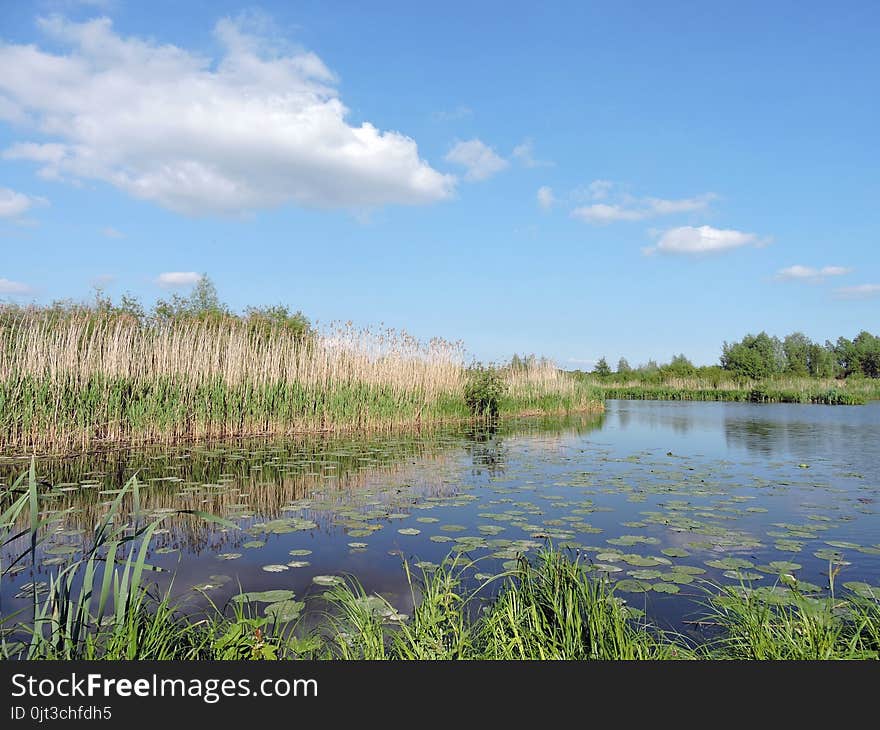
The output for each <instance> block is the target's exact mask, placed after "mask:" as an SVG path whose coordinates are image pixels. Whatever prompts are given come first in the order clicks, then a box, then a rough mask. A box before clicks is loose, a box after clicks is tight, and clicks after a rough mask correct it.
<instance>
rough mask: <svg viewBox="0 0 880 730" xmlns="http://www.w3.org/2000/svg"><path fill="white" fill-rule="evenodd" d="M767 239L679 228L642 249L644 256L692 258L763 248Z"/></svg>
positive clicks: (733, 232)
mask: <svg viewBox="0 0 880 730" xmlns="http://www.w3.org/2000/svg"><path fill="white" fill-rule="evenodd" d="M769 242H770V239H769V238H761V237H760V236H757V235H755V234H754V233H744V232H743V231H736V230H733V229H729V228H728V229H722V228H712V226H698V227H694V226H681V227H679V228H671V229H670V230H668V231H666V232H665V233H664V234H663V235H662V236H661V237H660V240H659V241H658V242H657V245H656V246H652V247H650V248H646V249H643V252H644V253H645V254H646V255H651V254H654V253H663V254H676V255H679V254H680V255H687V256H694V255H700V254H706V253H718V252H721V251H729V250H731V249H734V248H740V247H742V246H765V245H767V244H768V243H769Z"/></svg>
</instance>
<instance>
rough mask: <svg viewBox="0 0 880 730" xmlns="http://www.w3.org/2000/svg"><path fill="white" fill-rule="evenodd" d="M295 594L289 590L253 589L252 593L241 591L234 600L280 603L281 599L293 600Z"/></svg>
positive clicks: (238, 601) (239, 601) (240, 601)
mask: <svg viewBox="0 0 880 730" xmlns="http://www.w3.org/2000/svg"><path fill="white" fill-rule="evenodd" d="M293 596H294V593H293V591H287V590H271V591H251V592H250V593H239V594H238V595H237V596H233V597H232V600H233V601H236V602H237V603H242V602H246V601H247V602H251V603H253V602H259V603H280V602H281V601H289V600H291V599H292V598H293Z"/></svg>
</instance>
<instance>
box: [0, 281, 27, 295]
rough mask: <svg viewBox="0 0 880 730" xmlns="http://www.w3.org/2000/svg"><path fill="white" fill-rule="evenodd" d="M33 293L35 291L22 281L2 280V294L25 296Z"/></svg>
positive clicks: (0, 286)
mask: <svg viewBox="0 0 880 730" xmlns="http://www.w3.org/2000/svg"><path fill="white" fill-rule="evenodd" d="M32 291H33V289H32V288H31V287H30V286H28V285H27V284H24V283H22V282H20V281H12V280H11V279H3V278H0V294H9V295H11V296H24V295H25V294H30V293H31V292H32Z"/></svg>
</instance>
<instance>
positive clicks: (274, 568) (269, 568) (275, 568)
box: [263, 563, 288, 573]
mask: <svg viewBox="0 0 880 730" xmlns="http://www.w3.org/2000/svg"><path fill="white" fill-rule="evenodd" d="M263 570H265V571H266V572H267V573H283V572H284V571H285V570H288V567H287V566H286V565H278V564H275V563H273V564H270V565H264V566H263Z"/></svg>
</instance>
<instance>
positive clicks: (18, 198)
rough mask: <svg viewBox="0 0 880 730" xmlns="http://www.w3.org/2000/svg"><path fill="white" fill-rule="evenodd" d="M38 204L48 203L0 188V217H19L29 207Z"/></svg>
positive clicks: (43, 199)
mask: <svg viewBox="0 0 880 730" xmlns="http://www.w3.org/2000/svg"><path fill="white" fill-rule="evenodd" d="M40 205H48V201H47V200H46V199H45V198H39V197H34V196H31V195H25V194H24V193H19V192H16V191H15V190H10V189H9V188H0V218H20V217H21V216H22V215H24V214H25V213H26V212H27V211H29V210H30V209H31V208H35V207H37V206H40Z"/></svg>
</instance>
